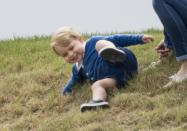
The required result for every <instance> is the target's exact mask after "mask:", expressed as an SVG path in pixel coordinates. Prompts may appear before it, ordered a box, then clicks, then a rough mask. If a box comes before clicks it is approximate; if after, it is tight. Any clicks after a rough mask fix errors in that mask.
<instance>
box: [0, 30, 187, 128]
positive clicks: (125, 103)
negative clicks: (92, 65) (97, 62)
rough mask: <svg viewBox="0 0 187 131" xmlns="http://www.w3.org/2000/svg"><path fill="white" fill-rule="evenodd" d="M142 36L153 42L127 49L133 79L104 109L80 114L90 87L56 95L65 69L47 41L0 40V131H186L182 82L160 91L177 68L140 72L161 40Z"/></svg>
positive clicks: (65, 76) (186, 108)
mask: <svg viewBox="0 0 187 131" xmlns="http://www.w3.org/2000/svg"><path fill="white" fill-rule="evenodd" d="M145 33H148V34H152V35H153V36H154V37H155V42H154V43H152V44H148V45H144V46H136V47H130V48H131V50H133V51H134V52H135V54H136V56H137V58H138V61H139V75H138V76H137V77H136V78H135V79H133V80H132V81H130V82H129V85H128V86H127V87H126V88H124V89H121V90H117V89H116V90H114V92H113V93H111V95H110V96H109V102H110V106H111V107H110V109H106V110H101V109H97V110H96V111H90V112H85V113H81V112H80V111H79V106H80V104H81V103H83V102H85V101H87V100H89V99H90V96H91V92H90V88H89V86H90V85H89V83H85V84H84V85H77V86H76V87H75V90H74V92H73V94H72V95H71V96H60V95H59V90H60V85H63V84H65V82H66V80H67V79H68V75H69V72H70V69H71V66H70V65H68V64H64V62H63V60H62V59H61V58H59V57H57V56H55V55H54V54H53V52H52V51H51V49H50V47H49V44H48V43H49V38H48V37H34V38H28V39H20V38H17V39H15V40H9V41H1V42H0V52H1V53H0V60H1V63H0V130H2V131H8V130H19V131H20V130H39V131H40V130H41V131H50V130H51V131H59V130H61V131H124V130H125V131H138V130H159V131H166V130H168V131H185V130H187V88H186V85H187V82H183V83H181V84H178V85H174V86H173V87H171V88H167V89H165V88H163V86H164V85H165V84H166V83H167V82H168V76H169V75H172V74H174V73H175V72H176V71H177V69H178V67H179V64H177V63H176V62H175V60H173V59H170V60H167V61H165V62H164V63H162V64H161V65H159V66H158V67H157V68H155V69H149V70H148V71H145V72H143V69H144V68H145V67H147V66H148V65H149V64H150V63H151V62H152V61H156V60H157V57H158V56H157V55H156V53H155V52H154V51H153V48H154V46H155V45H156V43H158V42H159V41H160V39H161V37H162V34H161V32H160V31H156V30H147V31H145ZM85 37H87V36H85Z"/></svg>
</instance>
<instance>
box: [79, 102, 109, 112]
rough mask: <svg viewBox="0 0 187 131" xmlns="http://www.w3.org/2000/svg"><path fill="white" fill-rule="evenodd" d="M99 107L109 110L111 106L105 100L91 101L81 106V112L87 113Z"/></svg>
mask: <svg viewBox="0 0 187 131" xmlns="http://www.w3.org/2000/svg"><path fill="white" fill-rule="evenodd" d="M97 107H100V108H109V104H108V102H106V101H103V100H99V101H94V100H92V101H90V102H88V103H84V104H82V105H81V106H80V110H81V112H84V111H87V110H94V109H96V108H97Z"/></svg>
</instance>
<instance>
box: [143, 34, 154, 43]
mask: <svg viewBox="0 0 187 131" xmlns="http://www.w3.org/2000/svg"><path fill="white" fill-rule="evenodd" d="M153 41H154V38H153V36H151V35H143V37H142V42H143V43H150V42H153Z"/></svg>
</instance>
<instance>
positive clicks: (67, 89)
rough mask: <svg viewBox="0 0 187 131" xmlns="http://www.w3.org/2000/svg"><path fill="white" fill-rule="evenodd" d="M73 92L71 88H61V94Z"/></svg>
mask: <svg viewBox="0 0 187 131" xmlns="http://www.w3.org/2000/svg"><path fill="white" fill-rule="evenodd" d="M71 93H72V90H71V89H69V88H61V90H60V94H61V95H62V96H65V95H69V94H71Z"/></svg>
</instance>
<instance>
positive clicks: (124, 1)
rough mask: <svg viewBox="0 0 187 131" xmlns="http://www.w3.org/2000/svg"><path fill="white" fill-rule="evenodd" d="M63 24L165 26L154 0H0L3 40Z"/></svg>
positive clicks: (86, 29) (101, 28)
mask: <svg viewBox="0 0 187 131" xmlns="http://www.w3.org/2000/svg"><path fill="white" fill-rule="evenodd" d="M61 26H72V27H73V28H75V29H76V30H78V31H80V32H81V33H95V32H100V33H110V32H124V31H141V30H146V29H148V28H159V29H162V28H163V27H162V24H161V23H160V21H159V19H158V17H157V15H156V14H155V12H154V10H153V8H152V0H0V39H1V40H2V39H11V38H14V37H31V36H33V35H50V34H51V33H52V32H53V31H54V30H56V29H57V28H59V27H61Z"/></svg>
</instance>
